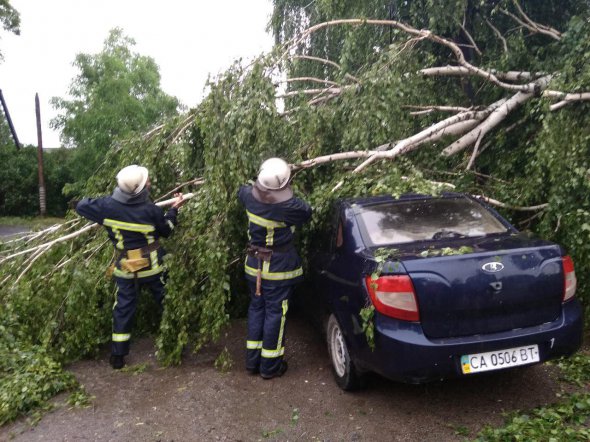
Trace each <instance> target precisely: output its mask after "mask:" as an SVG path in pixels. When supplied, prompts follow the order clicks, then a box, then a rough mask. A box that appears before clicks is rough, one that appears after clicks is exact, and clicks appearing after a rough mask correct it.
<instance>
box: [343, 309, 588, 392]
mask: <svg viewBox="0 0 590 442" xmlns="http://www.w3.org/2000/svg"><path fill="white" fill-rule="evenodd" d="M582 325H583V319H582V308H581V306H580V303H579V302H578V301H577V300H576V299H574V300H572V301H569V302H567V303H566V304H564V305H563V308H562V312H561V315H560V317H559V318H557V319H556V320H555V321H553V322H549V323H545V324H542V325H538V326H534V327H527V328H521V329H516V330H510V331H506V332H499V333H490V334H485V335H475V336H463V337H458V338H446V339H428V338H427V337H426V336H425V335H424V333H423V332H422V327H421V325H420V323H409V322H404V321H399V320H395V319H392V318H389V317H386V316H383V315H380V314H378V313H376V314H375V350H374V351H371V350H370V349H369V348H368V347H367V346H366V345H363V346H361V347H357V348H355V349H354V350H356V351H353V358H354V360H355V365H357V366H358V368H359V369H361V370H367V371H374V372H377V373H379V374H381V375H382V376H385V377H387V378H390V379H394V380H398V381H402V382H409V383H422V382H428V381H433V380H439V379H446V378H454V377H463V376H474V374H469V375H464V374H463V373H462V371H461V365H460V359H461V356H462V355H466V354H473V353H483V352H488V351H496V350H502V349H508V348H513V347H520V346H526V345H532V344H537V345H538V346H539V355H540V362H543V361H547V360H549V359H554V358H557V357H560V356H567V355H570V354H572V353H575V352H576V351H577V350H578V349H579V348H580V345H581V343H582ZM357 342H359V341H358V340H357Z"/></svg>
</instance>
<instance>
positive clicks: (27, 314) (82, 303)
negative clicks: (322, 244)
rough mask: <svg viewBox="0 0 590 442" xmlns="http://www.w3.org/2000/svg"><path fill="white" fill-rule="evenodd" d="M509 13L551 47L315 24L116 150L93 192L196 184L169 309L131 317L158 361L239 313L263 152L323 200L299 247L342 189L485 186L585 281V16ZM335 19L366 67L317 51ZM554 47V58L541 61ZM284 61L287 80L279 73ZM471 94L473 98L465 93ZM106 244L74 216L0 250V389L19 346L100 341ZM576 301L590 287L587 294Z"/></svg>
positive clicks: (173, 248) (588, 219)
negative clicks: (541, 18)
mask: <svg viewBox="0 0 590 442" xmlns="http://www.w3.org/2000/svg"><path fill="white" fill-rule="evenodd" d="M503 5H504V6H506V5H505V4H504V3H503ZM504 9H505V8H504ZM506 11H509V12H510V13H511V14H514V15H515V17H519V20H521V21H523V23H526V24H527V25H528V26H524V25H519V26H523V28H526V30H527V32H533V31H532V30H531V28H532V29H536V31H535V33H534V35H536V37H538V38H541V39H543V40H535V45H536V46H534V48H538V47H545V45H549V46H548V48H547V49H546V50H545V52H542V51H540V50H537V51H536V52H534V53H533V54H532V55H530V66H528V68H523V69H516V68H515V67H516V66H514V64H516V63H512V62H511V60H510V56H511V54H512V53H513V52H515V53H514V56H515V58H517V59H519V60H520V59H523V57H524V56H523V54H526V48H523V47H522V45H517V43H518V44H520V43H521V42H522V41H523V40H522V39H523V37H522V35H518V34H515V33H506V34H504V33H501V35H502V38H503V39H504V41H502V40H501V39H499V38H498V36H497V33H496V31H498V30H499V29H500V27H499V26H500V25H499V24H498V23H496V24H494V25H493V26H494V27H495V28H496V31H494V30H493V29H491V27H490V26H488V24H487V23H485V21H483V22H482V23H484V25H485V28H482V29H485V30H486V31H485V32H487V33H488V34H485V35H487V36H488V37H490V36H491V38H493V44H490V42H489V41H488V40H482V39H481V38H480V36H481V35H482V34H478V33H475V32H473V31H469V28H470V26H466V24H460V25H458V27H455V28H453V29H454V30H456V29H460V28H461V26H462V27H463V28H464V29H465V31H460V32H462V33H463V34H465V33H469V34H470V36H471V40H472V42H471V43H469V45H470V46H471V47H475V46H477V48H478V50H479V52H480V53H481V54H482V57H485V56H486V50H487V49H490V47H491V46H493V47H492V49H493V50H494V51H495V52H496V53H498V52H501V53H506V54H507V55H505V56H504V57H507V58H499V61H498V64H499V65H498V66H493V65H492V63H491V59H486V62H485V64H482V65H479V64H478V63H476V62H475V61H474V60H473V59H472V58H468V57H466V56H465V54H464V46H460V45H459V43H457V42H456V41H455V39H454V38H453V32H454V30H453V32H451V31H449V32H448V33H447V34H446V35H445V36H440V35H438V34H437V33H436V32H434V30H432V31H427V30H424V29H418V28H416V27H412V26H409V25H407V24H404V23H402V22H400V21H397V20H365V19H356V18H353V19H346V20H332V21H330V20H328V21H326V22H322V23H318V24H314V23H311V24H312V26H310V27H309V28H306V29H305V30H299V31H300V32H298V33H297V36H295V37H293V38H285V41H284V44H283V45H281V46H279V47H278V49H277V50H276V51H275V52H274V53H272V54H268V55H266V56H263V57H261V58H260V59H258V60H256V61H255V62H254V63H252V64H251V65H249V66H248V67H244V66H242V65H240V64H235V65H234V66H232V67H231V68H230V69H229V70H228V71H227V72H225V73H223V74H221V75H220V76H219V77H218V78H216V79H215V80H214V81H212V82H211V83H210V84H209V85H208V88H209V93H208V95H207V97H206V98H205V99H204V101H203V102H202V103H201V104H200V105H199V106H198V107H197V108H196V109H193V110H191V111H190V112H188V113H187V114H186V115H183V116H180V117H177V118H175V119H173V120H169V121H166V122H164V123H163V124H161V125H159V126H157V127H155V128H154V129H152V130H151V131H149V132H148V133H146V134H140V135H138V136H137V137H135V138H133V139H129V140H125V141H124V142H121V144H120V145H119V146H118V147H117V148H116V149H113V150H112V151H110V152H109V153H108V155H107V157H106V158H105V161H104V163H103V164H102V165H101V167H100V168H99V169H98V170H97V172H96V173H95V174H94V175H93V176H92V177H91V178H90V180H89V181H88V183H87V186H86V189H85V196H89V195H90V196H92V195H100V194H104V193H107V192H109V191H110V190H111V187H112V177H113V176H114V175H115V173H116V171H117V170H118V169H119V168H120V167H121V166H123V165H126V164H131V163H141V164H142V165H145V166H147V167H148V168H149V169H150V171H151V176H152V177H154V180H153V194H154V195H162V196H165V195H166V194H169V193H170V192H173V191H177V190H183V191H192V192H193V193H194V197H193V198H192V199H191V201H190V202H189V203H188V204H187V205H186V206H185V207H184V208H183V210H182V212H181V215H180V218H179V220H180V228H179V229H178V231H177V232H175V236H174V237H173V238H171V239H170V240H169V241H167V243H166V247H167V248H168V249H169V252H170V253H169V255H168V256H167V259H166V264H167V266H168V268H169V282H168V294H167V298H166V304H165V311H164V315H163V318H162V320H161V321H160V322H159V325H158V321H157V318H155V317H154V315H153V312H152V309H150V308H149V307H150V304H149V303H150V300H149V299H147V297H146V299H144V300H142V301H141V303H140V306H139V311H138V323H137V330H138V332H139V333H141V332H142V331H146V330H150V331H152V332H157V338H156V341H157V347H158V358H159V359H160V361H161V362H162V363H163V364H173V363H179V362H180V361H181V355H182V351H183V349H184V348H185V347H186V346H187V345H191V347H192V348H193V349H198V348H200V346H201V345H203V344H204V343H205V342H207V341H208V340H210V339H215V338H216V337H218V336H219V334H220V333H221V331H222V330H223V327H224V326H225V324H227V321H228V319H229V317H230V315H232V314H240V313H243V311H244V306H245V304H246V303H247V297H246V295H245V290H243V285H242V284H243V275H242V270H241V266H240V265H239V263H240V262H241V257H242V254H243V253H242V252H243V248H244V245H245V243H246V241H247V239H246V235H245V234H246V224H247V221H246V218H245V215H244V213H243V210H242V209H241V208H240V207H239V205H238V204H237V201H236V191H237V189H238V187H239V185H240V184H243V183H245V182H247V181H248V180H250V179H252V178H253V177H254V176H255V175H256V171H257V168H258V165H259V164H260V162H261V160H262V159H264V158H267V157H270V156H282V157H285V158H287V159H288V160H289V161H290V162H291V163H292V165H293V170H294V174H295V179H294V183H293V184H294V187H295V191H296V192H297V193H298V194H300V195H302V196H303V197H304V198H306V199H307V200H309V201H310V202H311V204H312V206H313V207H314V211H315V212H314V217H313V221H312V223H311V225H310V226H309V228H308V229H306V230H305V231H304V232H303V235H302V237H301V238H300V246H301V247H302V250H303V255H306V251H307V250H308V249H309V247H310V244H317V243H318V241H319V240H321V236H322V232H323V226H324V225H325V223H326V220H327V219H328V218H329V216H328V215H329V213H330V208H331V203H332V201H333V200H334V199H335V198H338V197H350V196H359V195H373V194H382V193H389V194H395V195H398V194H402V193H404V192H419V193H426V194H435V193H438V192H441V191H446V190H455V191H462V192H469V193H472V194H479V195H486V198H487V201H488V202H489V203H490V204H494V205H496V206H498V207H499V208H500V210H503V211H505V212H506V213H507V214H508V215H510V217H511V218H512V219H513V220H514V221H515V222H521V223H522V225H523V226H524V227H534V228H535V229H536V230H537V231H538V232H539V233H541V234H543V235H544V236H547V237H552V238H555V239H556V240H558V241H560V242H561V243H563V244H564V245H566V246H567V247H569V248H570V249H571V251H572V254H573V255H574V258H575V259H576V261H577V263H578V266H579V267H578V269H579V275H580V276H579V277H580V281H581V284H580V286H581V287H583V284H582V282H583V281H585V279H584V278H585V276H584V275H585V274H589V272H588V271H586V270H587V269H588V268H587V266H588V264H586V262H588V260H587V259H585V258H588V257H590V249H589V247H590V246H589V245H587V244H590V241H587V240H585V238H587V235H588V232H590V227H588V226H590V212H589V211H588V207H590V201H589V200H588V199H589V198H590V196H589V195H590V192H588V190H590V187H589V185H588V174H589V170H590V164H588V161H589V160H588V158H589V157H590V152H588V149H589V147H588V144H587V142H585V141H584V140H587V137H588V136H589V135H588V130H589V129H588V128H589V127H590V124H587V123H588V121H587V119H588V117H587V116H586V114H587V112H581V111H580V109H587V106H588V104H587V103H586V102H585V101H584V100H585V99H586V98H585V97H586V95H585V94H587V92H586V91H588V90H590V74H589V73H588V68H587V66H588V65H589V64H588V63H586V64H585V63H584V62H583V61H584V60H581V59H580V57H577V58H576V55H575V54H578V53H580V51H581V53H584V54H585V53H586V52H584V51H585V48H587V47H588V46H589V45H590V43H588V41H587V38H585V36H586V35H587V31H588V27H589V25H588V23H584V22H583V23H579V22H577V21H574V19H572V24H571V26H570V28H569V30H568V32H563V31H559V32H558V33H555V32H554V27H551V26H549V25H541V24H539V23H537V22H536V21H535V20H532V19H530V18H529V20H530V21H527V20H526V18H525V17H524V16H523V15H522V14H520V13H519V12H518V11H517V10H516V9H515V7H513V9H510V10H509V9H506ZM523 13H524V10H523ZM504 16H505V17H506V19H507V20H512V21H514V19H513V18H512V17H511V16H509V15H505V14H504ZM527 17H528V15H527ZM492 18H493V17H491V16H486V17H485V19H486V20H487V21H489V22H490V23H492ZM531 22H532V23H531ZM336 29H347V31H346V32H344V33H333V34H329V36H330V39H328V40H329V42H330V44H332V43H333V39H334V37H336V36H341V35H345V36H346V41H345V44H340V46H341V47H342V48H345V49H346V48H348V47H349V46H350V47H352V48H353V49H354V51H352V52H351V53H353V54H357V53H359V52H360V51H361V49H363V50H368V51H369V52H370V57H369V56H367V57H366V58H365V59H363V63H360V65H357V64H356V63H355V62H354V59H350V58H347V57H346V56H344V55H342V53H340V55H341V56H340V57H339V58H337V59H335V60H336V61H335V60H332V59H330V58H329V55H330V51H316V52H314V50H313V49H318V47H319V48H321V47H322V42H323V41H324V40H323V37H320V36H327V35H328V34H327V33H332V31H335V30H336ZM373 29H378V30H380V31H379V32H378V33H377V34H376V35H377V36H378V37H379V38H380V39H381V38H382V37H383V36H384V35H386V33H384V31H383V29H396V30H397V31H398V33H396V34H395V38H393V37H392V38H391V40H390V41H389V42H388V43H387V44H382V42H381V40H379V41H375V40H373V39H372V38H373V35H374V34H373V33H372V32H373V31H372V30H373ZM541 31H543V32H541ZM537 34H539V35H537ZM392 35H393V34H392ZM351 41H353V42H354V41H356V42H361V43H362V44H360V43H359V47H358V48H357V47H355V46H354V45H353V43H350V42H351ZM545 41H547V42H549V43H545ZM318 42H319V43H318ZM367 42H368V43H367ZM476 42H477V44H474V43H476ZM377 44H379V45H378V46H377ZM515 45H516V47H517V50H518V51H515V50H514V49H513V48H514V47H515ZM374 47H379V50H373V49H372V48H374ZM367 48H368V49H367ZM355 51H356V52H355ZM317 52H322V53H321V56H320V54H318V53H317ZM516 52H518V53H516ZM587 52H588V53H590V48H588V51H587ZM548 54H549V55H551V56H554V55H555V54H558V55H559V56H560V58H559V60H553V59H552V60H551V62H550V63H549V62H547V63H542V62H543V61H547V60H546V59H545V58H543V57H549V55H548ZM582 58H583V57H582ZM351 60H352V61H351ZM450 63H452V64H450ZM559 63H561V64H562V65H563V69H562V70H557V67H558V66H559ZM351 66H356V67H357V68H356V69H351ZM280 72H282V73H283V74H284V75H285V77H284V80H285V81H277V76H278V75H277V73H280ZM284 85H286V86H284ZM318 85H321V87H320V86H318ZM306 86H309V87H306ZM468 86H469V87H468ZM285 87H286V89H285ZM468 89H471V90H477V91H478V94H476V95H474V96H473V97H471V98H469V97H467V98H466V96H465V90H468ZM277 97H279V98H277ZM563 102H566V103H567V106H566V105H559V104H560V103H563ZM557 105H559V106H558V107H557V109H556V108H555V106H557ZM551 106H553V107H554V109H555V110H551ZM574 128H575V130H573V129H574ZM566 147H567V148H566ZM468 148H472V149H471V151H470V152H469V151H468ZM197 176H198V177H202V178H203V179H202V180H200V179H195V178H194V177H197ZM531 212H532V216H531ZM521 213H522V215H521ZM585 226H586V227H585ZM584 235H586V236H584ZM105 240H106V238H105V235H104V232H102V231H97V230H96V229H93V228H92V227H90V226H82V224H81V221H78V220H76V218H75V215H74V214H71V215H70V219H69V220H68V221H67V223H66V224H64V225H62V226H59V227H53V228H51V229H48V230H46V231H44V232H38V233H35V234H33V235H32V236H30V235H29V236H25V237H23V238H21V239H20V240H17V241H14V242H11V243H5V244H2V245H1V246H0V261H1V264H0V301H1V302H0V318H1V319H0V330H2V335H1V337H0V356H2V357H5V358H6V361H8V362H6V363H5V365H2V366H0V370H1V371H3V373H5V374H6V377H5V379H8V381H6V382H11V381H10V379H13V380H14V379H21V381H19V382H16V381H15V382H14V383H13V384H8V383H7V384H6V385H3V387H6V392H7V393H6V394H7V395H10V394H11V393H14V392H16V390H17V388H21V389H22V386H23V385H25V384H26V386H27V388H29V386H30V385H29V382H30V381H29V380H28V379H29V378H27V377H23V378H19V377H18V373H19V368H18V367H19V365H18V364H17V363H16V362H15V361H14V354H15V352H18V348H34V349H35V351H42V352H44V354H46V355H48V357H49V358H50V359H51V360H52V361H58V362H60V363H66V362H68V361H71V360H74V359H76V358H79V357H82V356H86V355H91V354H95V353H96V351H97V349H98V348H99V347H100V345H102V344H104V343H106V342H108V340H109V330H110V314H111V311H110V306H111V305H112V300H113V297H114V293H115V288H114V285H113V284H112V282H111V281H110V279H109V278H108V277H106V275H105V269H106V268H107V267H108V265H109V264H110V262H111V261H112V259H113V251H112V248H111V247H108V244H107V242H106V241H105ZM580 294H581V297H582V298H583V299H585V298H586V296H587V295H586V294H585V292H584V291H583V289H582V290H581V291H580ZM15 349H16V350H15ZM10 361H12V362H10ZM55 379H58V380H60V382H62V381H63V379H61V378H59V377H56V378H55ZM23 383H24V384H23ZM63 385H69V384H67V383H63ZM31 388H32V387H31ZM3 390H4V388H3ZM52 391H54V390H52ZM10 398H11V399H10V400H8V399H7V400H6V401H4V400H3V403H4V402H6V403H9V404H10V406H8V408H7V409H9V410H11V411H10V413H8V412H7V414H6V415H5V416H9V417H10V418H11V417H13V416H14V410H15V409H18V410H20V411H22V410H24V409H26V407H24V408H23V407H21V405H22V404H21V403H20V402H19V396H18V395H17V394H16V393H14V395H13V396H10ZM18 404H21V405H18ZM15 407H16V408H15ZM19 407H20V408H19Z"/></svg>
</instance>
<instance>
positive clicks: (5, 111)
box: [0, 89, 20, 149]
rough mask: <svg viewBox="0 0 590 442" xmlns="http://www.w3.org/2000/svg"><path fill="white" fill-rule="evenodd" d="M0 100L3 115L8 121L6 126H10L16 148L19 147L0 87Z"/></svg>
mask: <svg viewBox="0 0 590 442" xmlns="http://www.w3.org/2000/svg"><path fill="white" fill-rule="evenodd" d="M0 101H1V102H2V109H4V115H5V116H6V122H7V123H8V127H10V133H12V139H13V140H14V144H15V145H16V148H17V149H18V148H20V142H19V141H18V137H17V136H16V130H15V129H14V124H12V118H10V113H8V106H6V101H4V94H2V89H0Z"/></svg>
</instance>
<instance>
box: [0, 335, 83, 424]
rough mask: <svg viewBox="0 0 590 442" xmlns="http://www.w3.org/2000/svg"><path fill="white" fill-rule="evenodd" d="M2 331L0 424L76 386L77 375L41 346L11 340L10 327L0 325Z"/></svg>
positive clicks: (0, 347)
mask: <svg viewBox="0 0 590 442" xmlns="http://www.w3.org/2000/svg"><path fill="white" fill-rule="evenodd" d="M0 332H2V335H1V336H2V338H3V339H2V341H0V425H4V424H5V423H6V422H8V421H10V420H12V419H14V418H15V417H16V416H17V415H18V414H19V413H22V412H26V411H28V410H29V409H32V408H35V407H39V406H42V405H44V404H46V401H47V400H48V399H49V398H51V397H52V396H54V395H55V394H57V393H59V392H60V391H63V390H67V389H71V388H73V387H75V386H76V380H75V379H74V377H73V376H72V375H71V374H69V373H65V372H64V371H63V370H62V367H61V364H59V363H57V362H56V361H55V360H54V359H52V358H51V357H50V356H49V355H48V354H47V353H46V352H45V350H43V349H42V348H41V347H39V346H35V345H29V344H24V343H22V342H13V343H8V342H7V341H6V340H5V339H4V338H5V333H6V330H4V329H3V328H2V327H0Z"/></svg>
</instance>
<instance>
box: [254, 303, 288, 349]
mask: <svg viewBox="0 0 590 442" xmlns="http://www.w3.org/2000/svg"><path fill="white" fill-rule="evenodd" d="M281 306H282V309H283V315H282V316H281V327H280V328H279V337H278V339H277V348H276V349H274V350H267V349H266V348H263V349H262V352H261V354H260V356H262V357H263V358H278V357H279V356H283V355H284V354H285V347H283V346H282V343H283V333H284V332H285V321H286V320H287V311H288V310H289V300H288V299H284V300H283V302H282V304H281Z"/></svg>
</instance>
